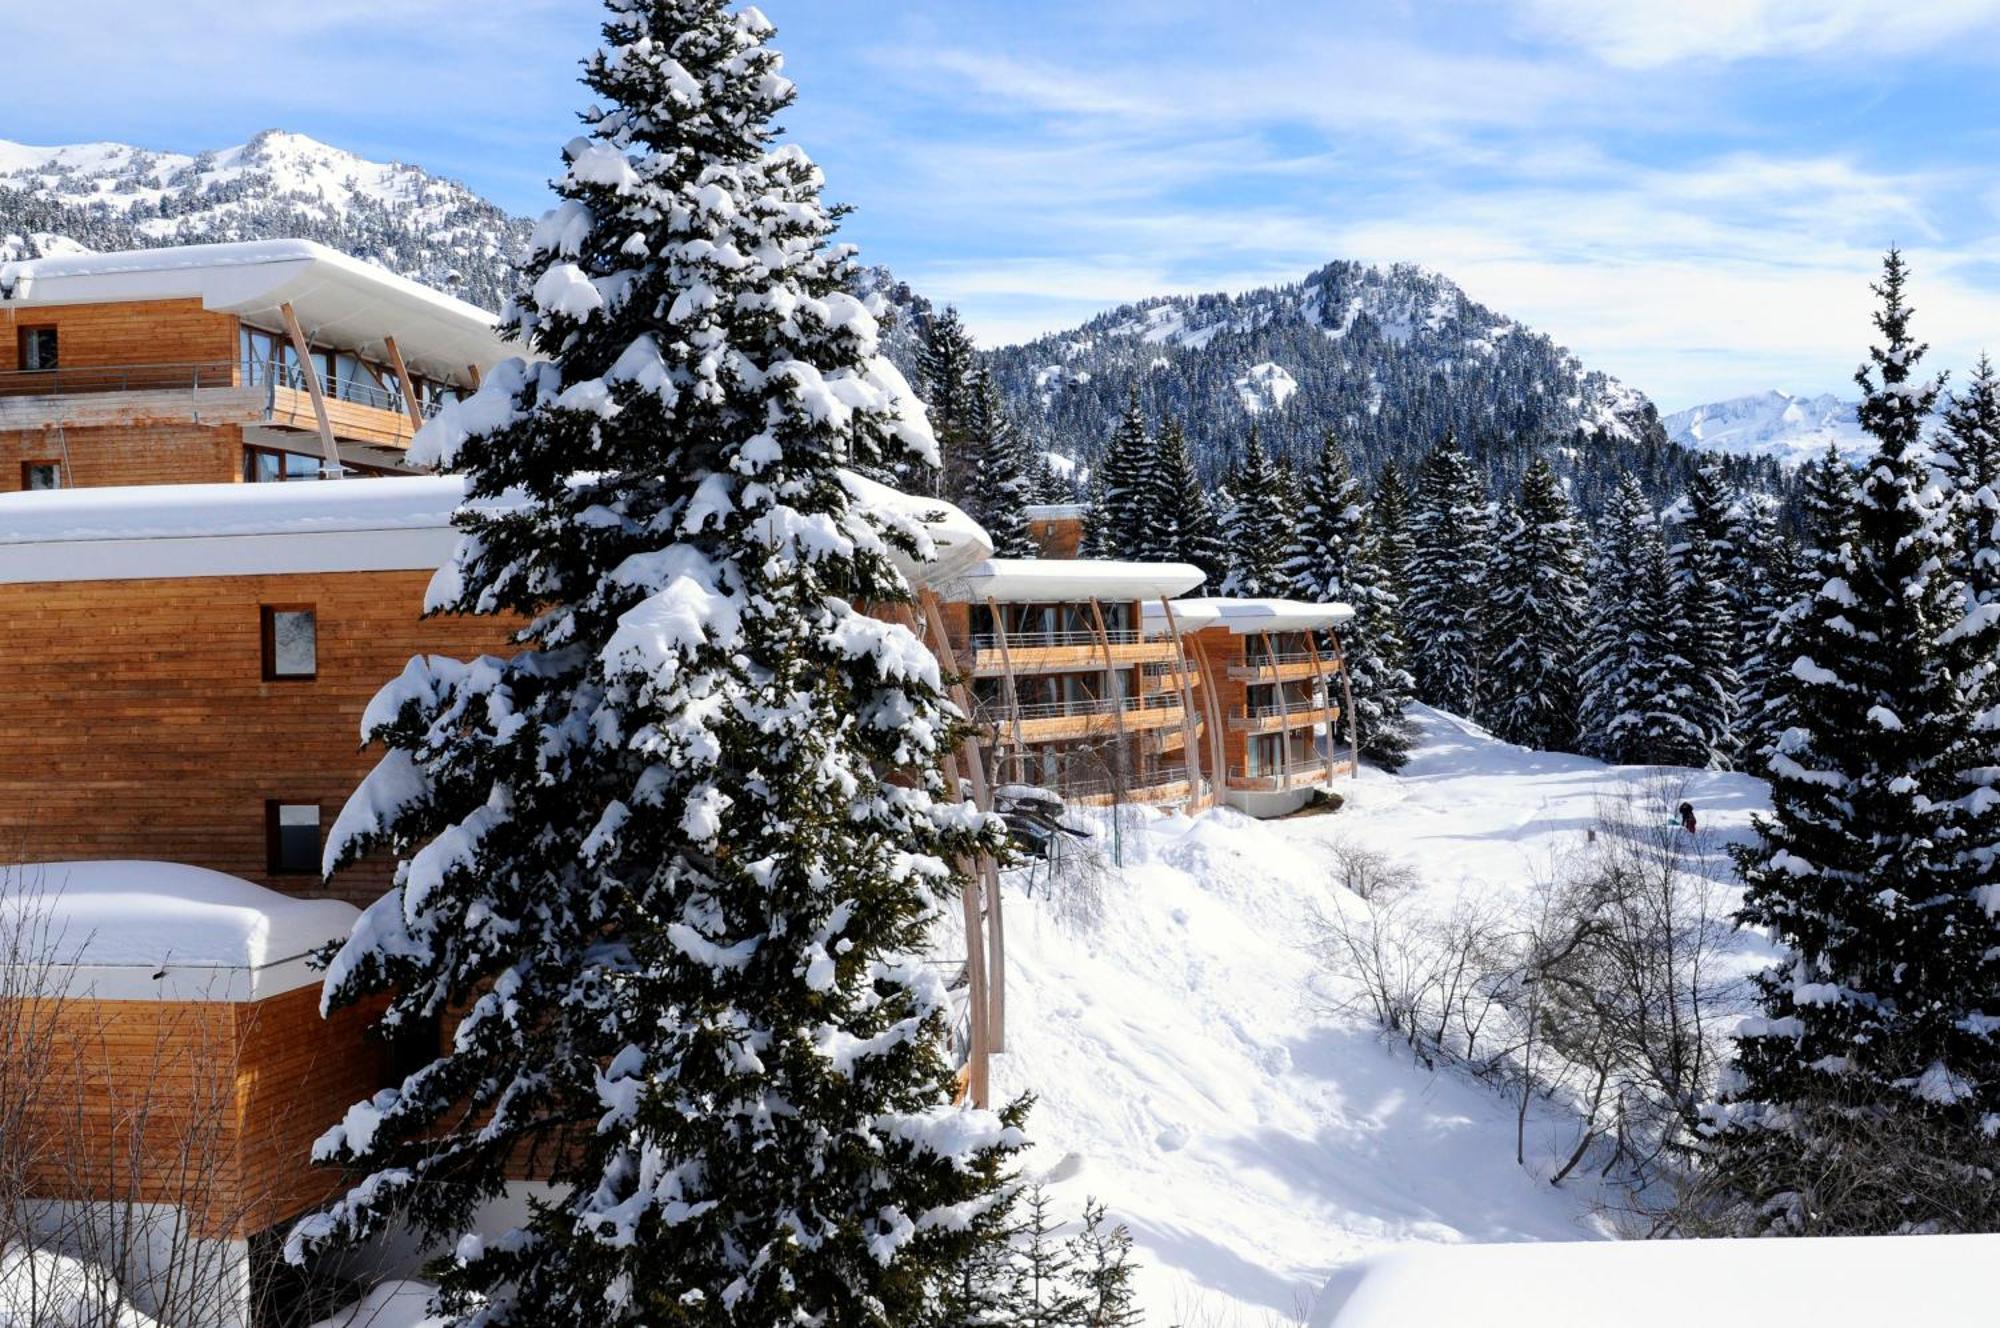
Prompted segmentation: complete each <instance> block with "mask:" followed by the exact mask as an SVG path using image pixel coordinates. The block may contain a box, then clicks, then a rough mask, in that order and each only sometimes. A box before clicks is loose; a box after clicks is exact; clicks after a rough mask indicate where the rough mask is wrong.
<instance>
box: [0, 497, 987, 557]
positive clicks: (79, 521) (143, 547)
mask: <svg viewBox="0 0 2000 1328" xmlns="http://www.w3.org/2000/svg"><path fill="white" fill-rule="evenodd" d="M848 480H849V484H850V488H851V489H852V491H853V492H854V493H855V494H856V496H857V497H858V498H859V499H860V501H862V502H863V503H866V504H870V505H873V506H876V507H879V508H882V509H884V510H887V511H894V512H900V513H903V514H904V515H908V516H914V517H916V518H917V519H918V520H920V521H922V522H923V523H924V525H925V527H926V528H927V529H928V531H929V533H930V536H931V539H932V542H933V544H934V545H935V546H936V553H937V557H936V560H935V561H934V562H932V563H929V564H926V565H925V566H923V567H921V568H919V567H917V566H916V565H915V564H912V563H909V562H908V560H906V559H903V558H901V557H900V556H898V558H897V562H898V563H899V565H901V566H902V571H903V574H904V575H905V576H910V577H914V578H919V579H921V580H922V581H923V582H924V583H926V584H936V583H939V582H949V581H954V580H956V579H957V578H958V577H959V576H961V575H962V574H963V573H964V572H965V571H966V570H967V569H968V568H971V567H973V566H975V565H977V564H978V563H980V562H982V561H983V560H985V559H986V558H987V556H988V555H990V554H991V553H992V552H993V542H992V541H991V540H990V539H988V538H987V536H986V532H985V530H984V529H982V528H981V527H980V525H979V523H978V522H976V521H974V520H973V519H972V518H971V517H969V516H967V515H966V514H965V513H964V512H962V511H960V510H959V509H958V508H956V507H954V506H952V505H951V504H950V503H948V502H945V501H944V500H943V499H940V498H918V497H913V496H911V495H909V494H906V493H901V492H899V491H897V490H895V489H891V488H888V487H886V486H884V485H881V484H876V483H874V482H873V481H870V480H865V479H862V478H861V477H860V476H858V475H850V476H848ZM464 503H465V480H464V478H463V477H461V476H457V475H421V476H398V477H394V478H389V479H371V480H340V481H337V482H330V483H297V484H155V485H140V486H133V487H117V488H101V489H55V490H46V491H42V492H36V493H9V494H0V584H7V583H19V582H31V581H131V580H145V579H150V578H154V577H181V576H270V575H284V574H291V573H302V572H381V571H402V570H408V571H434V570H436V569H437V568H439V567H442V566H443V565H444V564H445V563H446V562H448V561H449V560H450V558H451V551H452V548H453V547H454V545H455V544H456V542H457V539H458V532H457V531H456V530H455V529H454V528H453V527H452V524H451V517H452V513H453V512H455V511H457V510H458V509H459V508H460V507H461V506H463V505H464Z"/></svg>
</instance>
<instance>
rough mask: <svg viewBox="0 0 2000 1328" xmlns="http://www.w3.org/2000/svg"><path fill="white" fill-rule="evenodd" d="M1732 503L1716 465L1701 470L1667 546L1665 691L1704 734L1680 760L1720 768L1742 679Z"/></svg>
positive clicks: (1730, 741)
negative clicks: (1670, 576) (1671, 599)
mask: <svg viewBox="0 0 2000 1328" xmlns="http://www.w3.org/2000/svg"><path fill="white" fill-rule="evenodd" d="M1731 506H1732V500H1731V497H1730V493H1729V487H1728V483H1727V481H1726V480H1724V478H1723V475H1722V468H1721V466H1720V464H1718V463H1710V464H1708V465H1704V466H1702V467H1701V468H1700V469H1698V470H1696V471H1695V473H1694V475H1693V476H1692V477H1691V478H1690V479H1689V481H1688V490H1687V494H1686V496H1685V498H1684V499H1683V501H1682V503H1681V504H1680V505H1679V506H1678V507H1677V509H1676V515H1677V516H1678V518H1679V519H1678V521H1677V522H1676V528H1675V531H1674V540H1673V542H1672V543H1671V544H1670V545H1669V547H1668V555H1669V557H1670V558H1671V559H1672V561H1673V570H1674V591H1675V600H1676V604H1677V609H1676V612H1675V615H1674V629H1673V634H1674V642H1675V649H1674V651H1673V654H1672V656H1671V657H1670V658H1671V661H1672V664H1673V667H1672V668H1671V669H1670V670H1669V673H1668V688H1669V694H1670V695H1671V696H1672V698H1673V705H1674V710H1675V712H1676V713H1678V714H1680V715H1682V716H1684V717H1685V718H1686V719H1687V720H1688V721H1689V722H1690V723H1691V724H1692V725H1693V726H1694V728H1695V731H1696V732H1698V733H1699V734H1700V735H1701V741H1700V743H1699V745H1698V747H1696V748H1695V749H1693V750H1691V751H1689V752H1688V754H1687V755H1688V759H1687V760H1686V761H1685V762H1684V763H1685V764H1688V765H1696V766H1715V767H1718V768H1723V769H1727V768H1728V767H1729V765H1730V763H1731V761H1732V760H1733V758H1734V755H1735V748H1736V697H1737V691H1738V687H1739V680H1738V677H1737V673H1736V669H1735V666H1734V663H1733V660H1734V659H1735V658H1736V656H1737V655H1738V654H1739V653H1740V652H1741V645H1740V637H1739V633H1738V616H1739V595H1738V593H1737V589H1736V587H1735V586H1734V585H1732V583H1731V579H1730V575H1729V571H1730V566H1731V562H1732V559H1733V556H1734V549H1733V548H1732V546H1731V544H1730V517H1729V513H1730V508H1731Z"/></svg>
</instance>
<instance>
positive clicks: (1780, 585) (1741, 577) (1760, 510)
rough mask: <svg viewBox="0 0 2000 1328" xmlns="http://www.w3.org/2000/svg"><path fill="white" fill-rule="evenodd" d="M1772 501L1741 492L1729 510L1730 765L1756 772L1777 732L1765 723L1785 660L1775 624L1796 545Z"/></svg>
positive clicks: (1787, 601)
mask: <svg viewBox="0 0 2000 1328" xmlns="http://www.w3.org/2000/svg"><path fill="white" fill-rule="evenodd" d="M1778 517H1779V511H1778V503H1777V500H1776V499H1775V498H1772V497H1771V496H1770V495H1768V494H1744V495H1742V497H1741V498H1739V499H1738V501H1737V503H1736V506H1735V507H1734V508H1733V509H1732V510H1731V514H1730V532H1731V533H1730V545H1731V548H1732V550H1733V554H1734V557H1733V566H1732V568H1731V570H1730V581H1731V582H1732V584H1733V585H1734V587H1735V588H1736V592H1737V597H1738V603H1739V605H1740V608H1739V611H1738V620H1737V632H1738V635H1739V637H1740V638H1741V640H1742V643H1743V644H1742V648H1741V650H1740V652H1739V653H1740V656H1741V659H1742V662H1741V663H1740V664H1739V665H1738V666H1737V678H1736V682H1737V690H1736V748H1737V752H1736V764H1737V767H1738V768H1739V769H1743V770H1748V771H1750V772H1751V773H1753V774H1761V773H1762V772H1763V770H1764V765H1765V762H1766V761H1768V760H1769V759H1770V752H1771V744H1772V743H1774V742H1775V741H1776V740H1777V733H1776V732H1775V731H1773V730H1772V728H1771V727H1770V725H1771V721H1772V718H1773V712H1772V706H1773V702H1774V699H1775V698H1776V697H1777V695H1778V694H1779V692H1780V690H1781V687H1780V685H1779V684H1778V682H1777V678H1778V675H1779V673H1780V672H1781V671H1782V670H1783V668H1784V667H1785V661H1782V660H1781V659H1780V658H1779V654H1778V649H1777V631H1778V624H1779V623H1780V622H1781V621H1782V620H1783V618H1784V615H1785V612H1786V610H1787V609H1788V608H1789V607H1790V606H1791V605H1792V603H1793V602H1794V600H1795V598H1796V595H1797V584H1798V579H1799V572H1798V556H1799V555H1798V548H1797V545H1796V543H1795V542H1794V541H1793V540H1792V538H1791V537H1790V536H1788V535H1786V534H1784V533H1782V532H1781V530H1780V529H1779V522H1778Z"/></svg>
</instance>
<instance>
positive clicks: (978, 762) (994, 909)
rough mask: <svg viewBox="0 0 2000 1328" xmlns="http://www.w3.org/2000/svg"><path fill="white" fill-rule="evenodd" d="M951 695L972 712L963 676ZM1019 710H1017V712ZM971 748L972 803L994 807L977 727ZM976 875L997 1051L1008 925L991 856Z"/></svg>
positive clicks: (937, 615)
mask: <svg viewBox="0 0 2000 1328" xmlns="http://www.w3.org/2000/svg"><path fill="white" fill-rule="evenodd" d="M919 603H921V604H922V606H923V611H924V620H925V621H926V622H927V623H929V624H930V629H931V632H932V634H933V635H935V636H936V637H937V643H938V653H939V654H940V655H941V656H942V657H943V658H945V659H950V658H951V656H952V650H951V633H950V632H948V631H946V630H945V625H944V614H943V613H942V612H941V611H939V609H938V597H937V595H936V594H935V593H934V592H932V591H929V590H926V591H924V592H923V593H922V595H921V596H920V597H919ZM952 691H953V693H954V695H953V697H952V699H953V700H955V701H957V702H958V706H959V709H961V710H963V711H964V712H965V713H966V715H967V716H970V715H971V714H972V693H971V692H970V691H968V690H967V689H966V686H965V682H964V680H963V679H960V680H959V681H956V682H954V683H953V684H952ZM1017 713H1018V712H1017ZM966 746H967V747H968V748H970V750H969V751H967V752H966V753H965V756H966V762H965V764H966V771H967V776H968V778H969V779H970V780H971V783H972V804H973V806H975V807H977V808H979V810H980V811H982V812H990V811H992V810H993V793H992V790H991V789H989V788H988V787H987V784H986V769H985V762H984V761H983V760H982V759H981V757H980V752H979V738H978V733H977V730H974V733H973V736H972V737H970V738H967V739H966ZM979 879H980V882H981V884H982V885H983V886H984V888H985V893H986V921H987V927H986V946H987V951H988V956H987V964H986V988H987V993H988V995H987V1020H986V1041H987V1049H988V1050H989V1051H991V1052H993V1053H995V1054H996V1055H997V1054H998V1053H1000V1052H1003V1051H1005V1050H1007V926H1006V920H1005V918H1003V917H1002V916H1001V911H1000V869H999V868H998V867H997V866H995V865H994V862H993V859H992V858H990V857H984V856H982V857H981V858H980V859H979Z"/></svg>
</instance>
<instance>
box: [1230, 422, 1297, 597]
mask: <svg viewBox="0 0 2000 1328" xmlns="http://www.w3.org/2000/svg"><path fill="white" fill-rule="evenodd" d="M1286 487H1287V486H1286V484H1285V479H1284V476H1283V475H1282V474H1281V473H1280V471H1279V468H1278V465H1277V463H1276V462H1274V461H1272V460H1271V454H1270V453H1268V452H1266V451H1265V450H1264V444H1263V442H1262V440H1261V439H1259V437H1258V436H1257V428H1256V426H1255V425H1252V426H1251V428H1250V441H1249V443H1248V444H1247V445H1246V446H1245V448H1244V451H1243V464H1242V465H1241V466H1239V467H1238V468H1237V470H1236V475H1235V478H1234V479H1233V480H1232V482H1231V484H1230V489H1231V493H1232V496H1233V498H1234V501H1233V502H1232V503H1231V504H1230V506H1229V510H1228V513H1227V514H1226V515H1225V516H1224V517H1223V520H1222V543H1223V548H1224V549H1225V550H1226V554H1227V557H1228V562H1229V569H1228V571H1227V572H1226V573H1225V574H1224V576H1223V578H1222V593H1223V594H1225V595H1235V596H1240V597H1242V598H1245V599H1261V598H1264V597H1266V596H1272V595H1282V594H1284V592H1285V588H1286V579H1285V571H1284V569H1285V566H1286V564H1287V563H1289V562H1290V561H1291V557H1292V542H1293V540H1294V538H1295V534H1294V529H1295V528H1294V525H1293V521H1292V512H1291V509H1290V508H1289V507H1288V506H1287V505H1286Z"/></svg>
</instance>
